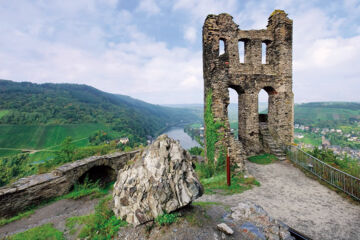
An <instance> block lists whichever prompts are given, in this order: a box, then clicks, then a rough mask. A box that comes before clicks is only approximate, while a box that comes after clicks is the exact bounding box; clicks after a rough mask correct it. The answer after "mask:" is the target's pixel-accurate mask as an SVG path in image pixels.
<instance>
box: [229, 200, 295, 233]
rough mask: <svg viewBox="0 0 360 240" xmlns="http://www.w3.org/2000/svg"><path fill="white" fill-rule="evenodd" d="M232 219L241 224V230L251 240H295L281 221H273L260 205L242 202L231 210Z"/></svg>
mask: <svg viewBox="0 0 360 240" xmlns="http://www.w3.org/2000/svg"><path fill="white" fill-rule="evenodd" d="M231 218H232V219H234V220H235V221H238V222H241V223H242V225H241V226H240V229H241V231H242V232H243V233H245V234H246V235H247V237H249V239H268V240H278V239H279V240H293V239H294V238H293V237H292V236H291V235H290V232H289V228H288V226H286V225H285V224H284V223H282V222H281V221H278V220H276V219H273V218H272V217H270V216H269V215H268V213H267V212H266V211H265V210H264V209H263V208H262V207H261V206H259V205H256V204H255V203H252V202H248V201H247V202H240V203H239V204H238V205H237V206H236V207H233V208H231Z"/></svg>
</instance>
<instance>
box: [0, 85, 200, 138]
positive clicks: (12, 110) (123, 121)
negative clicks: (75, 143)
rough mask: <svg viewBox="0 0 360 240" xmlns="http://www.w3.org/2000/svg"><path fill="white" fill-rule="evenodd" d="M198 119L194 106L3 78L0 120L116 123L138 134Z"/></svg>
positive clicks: (31, 123)
mask: <svg viewBox="0 0 360 240" xmlns="http://www.w3.org/2000/svg"><path fill="white" fill-rule="evenodd" d="M196 119H197V116H196V115H194V114H193V113H192V112H191V110H185V109H174V108H169V107H162V106H158V105H152V104H148V103H145V102H143V101H140V100H136V99H133V98H131V97H128V96H123V95H116V94H109V93H105V92H102V91H100V90H97V89H95V88H93V87H90V86H87V85H76V84H34V83H29V82H22V83H17V82H12V81H5V80H0V124H16V125H39V124H42V125H43V124H47V125H49V124H80V123H81V124H83V123H107V124H113V125H114V127H115V128H116V129H118V130H122V129H128V130H129V131H131V133H133V134H136V135H141V136H145V135H152V136H153V135H154V134H156V132H157V131H159V130H161V129H163V128H164V127H165V126H167V125H172V124H176V123H179V122H192V121H194V120H196Z"/></svg>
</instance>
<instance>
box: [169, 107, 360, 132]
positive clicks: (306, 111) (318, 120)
mask: <svg viewBox="0 0 360 240" xmlns="http://www.w3.org/2000/svg"><path fill="white" fill-rule="evenodd" d="M171 106H176V107H182V108H189V109H193V110H194V111H197V115H198V116H199V117H201V118H202V117H203V115H202V114H203V105H202V104H178V105H171ZM228 112H229V118H230V122H234V121H237V117H236V114H237V112H238V109H237V105H236V104H234V103H230V105H229V107H228ZM259 112H262V113H265V112H267V103H264V102H260V104H259ZM294 112H295V113H294V115H295V123H298V124H304V125H314V126H318V127H334V126H336V125H339V124H345V125H348V124H353V123H354V122H355V121H360V103H358V102H311V103H302V104H295V106H294ZM234 126H235V125H234Z"/></svg>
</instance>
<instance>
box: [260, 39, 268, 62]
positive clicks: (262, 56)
mask: <svg viewBox="0 0 360 240" xmlns="http://www.w3.org/2000/svg"><path fill="white" fill-rule="evenodd" d="M266 47H267V45H266V43H265V42H263V43H262V44H261V63H262V64H266Z"/></svg>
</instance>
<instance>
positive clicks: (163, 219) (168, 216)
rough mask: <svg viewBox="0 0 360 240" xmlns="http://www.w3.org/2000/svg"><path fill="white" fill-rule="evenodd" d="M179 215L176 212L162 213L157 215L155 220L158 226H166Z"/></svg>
mask: <svg viewBox="0 0 360 240" xmlns="http://www.w3.org/2000/svg"><path fill="white" fill-rule="evenodd" d="M178 217H179V215H178V214H177V213H166V212H165V213H164V214H162V215H159V216H157V218H155V222H156V223H157V224H159V225H160V226H165V225H166V226H168V225H171V224H172V223H174V222H176V220H177V219H178Z"/></svg>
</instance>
